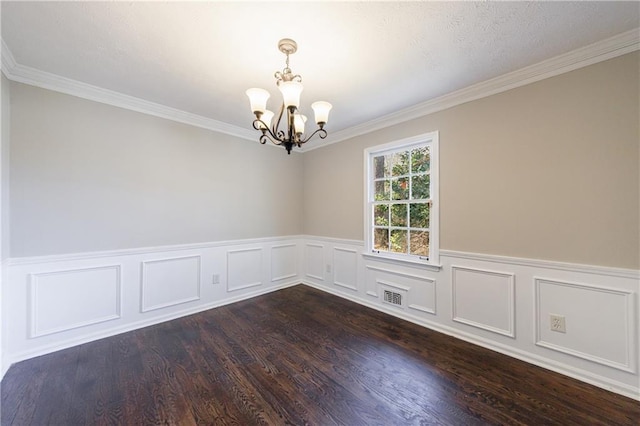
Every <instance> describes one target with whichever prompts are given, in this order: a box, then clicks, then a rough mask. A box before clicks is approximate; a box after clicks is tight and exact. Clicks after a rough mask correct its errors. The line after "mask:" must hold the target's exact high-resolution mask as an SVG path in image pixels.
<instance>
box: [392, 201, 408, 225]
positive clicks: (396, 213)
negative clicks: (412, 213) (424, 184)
mask: <svg viewBox="0 0 640 426" xmlns="http://www.w3.org/2000/svg"><path fill="white" fill-rule="evenodd" d="M391 226H407V205H406V204H392V205H391Z"/></svg>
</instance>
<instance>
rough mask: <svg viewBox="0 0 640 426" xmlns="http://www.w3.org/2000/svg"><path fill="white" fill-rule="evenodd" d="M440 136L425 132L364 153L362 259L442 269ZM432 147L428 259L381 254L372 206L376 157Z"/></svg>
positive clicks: (407, 255)
mask: <svg viewBox="0 0 640 426" xmlns="http://www.w3.org/2000/svg"><path fill="white" fill-rule="evenodd" d="M438 141H439V134H438V132H437V131H434V132H429V133H424V134H421V135H417V136H412V137H410V138H405V139H401V140H397V141H394V142H390V143H386V144H382V145H377V146H373V147H370V148H367V149H365V150H364V218H365V219H364V227H365V228H364V236H365V241H364V243H365V250H364V253H363V256H365V257H367V258H371V259H375V260H381V261H388V262H393V263H396V262H397V263H409V264H411V265H414V266H424V267H426V268H429V269H435V270H439V269H440V268H441V265H440V196H439V192H440V191H439V186H440V185H439V181H440V173H439V169H440V168H439V165H440V164H439V162H440V160H439V159H440V154H439V148H438ZM425 144H426V145H429V153H430V175H431V176H430V197H431V207H430V210H429V256H428V259H427V258H425V257H422V256H417V255H410V254H404V253H393V252H385V251H378V250H375V249H374V248H373V230H374V226H373V221H374V218H373V203H374V201H375V200H374V198H375V197H374V194H375V188H374V177H373V174H374V170H373V158H374V157H377V156H379V155H383V154H386V153H391V152H394V151H398V150H404V149H407V150H408V149H411V148H412V147H414V146H417V145H425Z"/></svg>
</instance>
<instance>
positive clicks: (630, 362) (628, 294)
mask: <svg viewBox="0 0 640 426" xmlns="http://www.w3.org/2000/svg"><path fill="white" fill-rule="evenodd" d="M533 282H534V288H535V290H534V291H535V296H534V298H533V302H534V304H535V306H534V312H535V319H534V321H533V326H534V330H535V331H534V333H535V344H536V345H537V346H541V347H544V348H548V349H552V350H554V351H558V352H562V353H565V354H568V355H572V356H575V357H578V358H582V359H586V360H587V361H591V362H595V363H598V364H602V365H606V366H607V367H611V368H615V369H617V370H622V371H626V372H628V373H634V374H635V373H636V365H635V362H634V360H635V359H636V347H637V346H636V341H635V340H636V333H635V331H634V330H635V327H634V321H633V319H634V318H636V312H635V303H634V300H633V296H634V293H633V292H632V291H627V290H622V289H619V288H610V287H606V286H600V285H593V284H583V283H575V282H568V281H564V280H557V279H550V278H541V277H534V279H533ZM542 282H546V283H550V284H554V285H558V286H565V287H572V288H581V289H586V290H590V291H598V292H602V293H610V294H616V295H620V296H623V297H624V298H625V299H626V304H625V312H624V316H625V318H626V326H627V330H626V337H627V339H626V342H625V345H626V351H625V352H626V353H625V357H626V363H618V362H615V361H612V360H609V359H605V358H601V357H597V356H594V355H590V354H588V353H584V352H581V351H578V350H575V349H571V348H567V347H565V346H560V345H557V344H554V343H551V342H546V341H544V340H542V333H541V327H540V321H541V319H542V317H541V312H540V283H542Z"/></svg>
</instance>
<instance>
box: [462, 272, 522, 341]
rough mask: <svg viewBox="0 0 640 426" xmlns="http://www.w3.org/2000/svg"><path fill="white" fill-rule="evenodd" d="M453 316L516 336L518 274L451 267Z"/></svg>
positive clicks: (467, 322)
mask: <svg viewBox="0 0 640 426" xmlns="http://www.w3.org/2000/svg"><path fill="white" fill-rule="evenodd" d="M451 291H452V297H451V300H452V305H453V306H452V313H453V315H452V319H453V321H455V322H459V323H462V324H466V325H470V326H472V327H476V328H481V329H483V330H487V331H490V332H493V333H497V334H502V335H504V336H508V337H511V338H515V275H514V274H512V273H507V272H496V271H490V270H486V269H478V268H468V267H462V266H452V267H451Z"/></svg>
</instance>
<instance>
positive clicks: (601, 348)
mask: <svg viewBox="0 0 640 426" xmlns="http://www.w3.org/2000/svg"><path fill="white" fill-rule="evenodd" d="M303 244H304V254H305V258H304V265H305V267H306V269H305V270H303V271H302V281H303V282H304V283H305V284H307V285H310V286H313V287H316V288H318V289H322V290H324V291H327V292H330V293H333V294H336V295H339V296H342V297H344V298H347V299H350V300H353V301H355V302H357V303H360V304H363V305H366V306H369V307H371V308H374V309H377V310H380V311H383V312H386V313H388V314H390V315H394V316H397V317H400V318H403V319H406V320H408V321H411V322H413V323H416V324H420V325H423V326H425V327H428V328H431V329H434V330H437V331H440V332H443V333H446V334H449V335H452V336H455V337H458V338H460V339H463V340H466V341H469V342H472V343H475V344H478V345H480V346H483V347H487V348H489V349H493V350H495V351H497V352H501V353H504V354H506V355H510V356H512V357H515V358H518V359H521V360H524V361H527V362H530V363H532V364H536V365H539V366H541V367H544V368H547V369H550V370H553V371H556V372H559V373H562V374H565V375H568V376H570V377H573V378H576V379H579V380H582V381H585V382H588V383H591V384H594V385H596V386H599V387H602V388H604V389H608V390H611V391H614V392H617V393H620V394H623V395H626V396H629V397H631V398H634V399H637V400H640V376H639V374H638V365H639V364H640V359H639V358H640V355H639V351H638V344H639V342H638V332H639V330H640V327H639V316H638V292H639V290H640V288H639V287H640V286H639V279H640V274H639V271H635V270H625V269H616V268H605V267H594V266H588V265H574V264H566V263H559V262H548V261H541V260H533V259H518V258H510V257H503V256H491V255H484V254H473V253H460V252H454V251H448V250H441V251H440V260H441V263H442V267H441V268H440V269H439V270H437V268H435V269H432V268H429V269H425V268H424V267H413V266H409V265H408V264H406V263H393V262H389V261H383V260H376V259H375V258H373V257H372V256H366V257H364V256H362V255H361V253H362V250H363V243H362V242H360V241H348V240H340V239H332V238H319V237H313V236H307V237H306V238H304V240H303ZM349 269H350V270H349ZM551 315H555V316H561V317H564V326H565V330H564V332H559V331H552V330H551V321H550V316H551Z"/></svg>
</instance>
